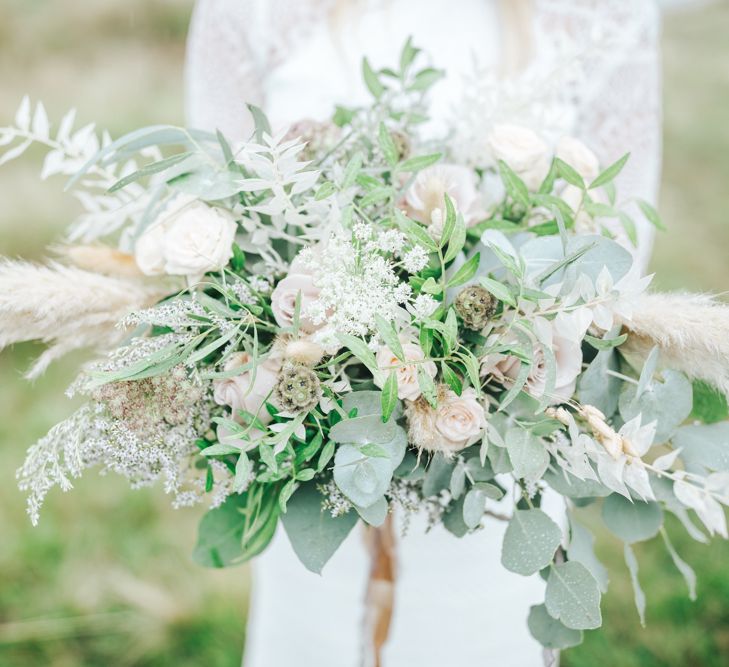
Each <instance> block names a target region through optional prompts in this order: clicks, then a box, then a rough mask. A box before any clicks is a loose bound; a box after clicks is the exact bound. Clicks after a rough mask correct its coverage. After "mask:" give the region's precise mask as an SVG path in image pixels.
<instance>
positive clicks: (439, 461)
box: [423, 453, 456, 498]
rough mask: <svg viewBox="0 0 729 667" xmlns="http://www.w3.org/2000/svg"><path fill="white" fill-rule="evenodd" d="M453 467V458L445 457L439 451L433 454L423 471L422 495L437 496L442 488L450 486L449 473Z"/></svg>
mask: <svg viewBox="0 0 729 667" xmlns="http://www.w3.org/2000/svg"><path fill="white" fill-rule="evenodd" d="M455 467H456V462H455V460H453V459H449V458H446V457H445V456H443V454H441V453H436V454H434V455H433V458H432V459H430V463H429V464H428V468H427V470H426V471H425V479H424V480H423V495H424V496H425V497H426V498H427V497H429V496H437V495H438V494H439V493H440V492H441V491H443V489H447V488H448V487H449V486H450V483H451V475H452V474H453V468H455Z"/></svg>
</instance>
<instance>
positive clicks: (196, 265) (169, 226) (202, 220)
mask: <svg viewBox="0 0 729 667" xmlns="http://www.w3.org/2000/svg"><path fill="white" fill-rule="evenodd" d="M236 229H237V225H236V222H235V220H234V219H233V218H232V217H231V215H230V214H229V213H228V212H226V211H223V210H222V209H218V208H214V207H211V206H208V205H207V204H204V203H203V202H201V201H199V200H197V199H195V200H193V201H190V202H189V203H186V204H184V205H183V206H180V207H176V208H174V209H173V210H171V211H169V212H167V213H164V214H163V215H162V216H161V217H160V219H158V220H157V221H156V222H155V223H154V224H153V225H152V226H151V227H150V228H149V229H148V230H146V231H145V232H144V233H143V234H142V235H141V236H140V237H139V239H138V240H137V243H136V246H135V248H134V257H135V259H136V261H137V264H138V265H139V268H140V270H141V271H142V273H144V274H146V275H160V274H163V273H165V274H168V275H173V276H188V277H190V278H199V277H200V276H202V275H203V274H204V273H207V272H208V271H215V270H217V269H221V268H222V267H224V266H225V265H226V264H227V263H228V262H229V261H230V258H231V257H232V256H233V248H232V246H233V241H234V239H235V232H236Z"/></svg>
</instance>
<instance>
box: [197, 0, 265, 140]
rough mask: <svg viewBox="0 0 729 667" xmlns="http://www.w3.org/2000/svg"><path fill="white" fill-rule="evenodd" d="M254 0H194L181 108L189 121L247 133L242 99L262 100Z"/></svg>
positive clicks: (234, 135) (241, 135)
mask: <svg viewBox="0 0 729 667" xmlns="http://www.w3.org/2000/svg"><path fill="white" fill-rule="evenodd" d="M260 21H261V16H260V3H258V2H256V1H255V0H198V1H197V3H196V5H195V10H194V12H193V16H192V21H191V24H190V31H189V34H188V39H187V58H186V63H185V113H186V117H187V123H188V125H190V126H191V127H197V128H202V129H206V130H214V129H219V130H220V131H221V132H223V134H225V135H226V136H227V137H228V138H230V139H233V140H239V139H246V138H248V136H249V135H250V134H251V132H252V131H253V121H252V119H251V118H250V115H249V114H248V112H247V111H246V107H245V103H246V102H250V103H253V104H256V105H258V106H263V105H264V102H265V100H264V87H263V80H264V78H263V73H264V72H265V69H266V65H267V63H266V60H267V56H266V51H267V49H265V48H255V47H254V46H253V44H252V40H251V36H252V35H255V34H256V33H257V32H262V31H260V28H261V27H262V26H261V25H260Z"/></svg>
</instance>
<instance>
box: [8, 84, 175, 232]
mask: <svg viewBox="0 0 729 667" xmlns="http://www.w3.org/2000/svg"><path fill="white" fill-rule="evenodd" d="M75 123H76V110H75V109H71V110H70V111H69V112H68V113H66V115H65V116H63V118H62V119H61V122H60V123H59V125H58V129H57V130H56V131H55V134H54V133H53V132H52V131H51V129H52V128H51V123H50V121H49V120H48V114H47V113H46V110H45V107H44V106H43V103H42V102H38V103H37V104H36V105H35V108H33V105H32V104H31V102H30V99H29V98H28V97H27V96H26V97H24V98H23V100H22V102H21V103H20V107H19V108H18V111H17V112H16V114H15V124H14V125H12V126H8V127H0V147H2V146H8V149H7V150H6V151H5V152H4V153H2V154H0V165H3V164H5V163H6V162H10V161H11V160H14V159H16V158H18V157H20V156H21V155H22V154H23V153H24V152H25V151H26V150H27V149H28V148H29V147H30V146H31V145H33V144H36V145H39V146H43V147H44V148H46V149H47V150H48V152H47V153H46V156H45V158H44V160H43V168H42V170H41V178H42V179H46V178H48V177H49V176H54V175H62V176H73V175H74V174H76V173H77V172H79V171H80V170H81V168H82V167H84V165H86V164H87V163H88V162H89V161H90V160H91V159H92V158H93V157H94V156H95V155H96V154H97V153H98V151H99V150H100V149H102V148H104V147H106V146H108V145H109V144H111V137H110V136H109V134H108V133H107V132H106V131H103V132H101V133H100V134H97V132H96V126H95V124H94V123H89V124H88V125H84V126H82V127H80V128H78V129H75V128H74V125H75ZM140 154H141V155H144V156H148V157H151V158H152V159H159V158H160V157H161V155H160V152H159V150H158V149H157V148H156V147H150V148H147V149H143V150H142V151H141V152H140ZM136 170H137V164H136V162H135V161H134V160H124V161H123V162H122V161H119V162H109V161H106V162H105V163H104V164H103V165H102V164H94V165H93V166H92V167H90V169H89V170H88V172H87V174H86V175H85V176H84V178H83V180H82V182H81V185H82V186H83V188H84V189H83V190H75V191H73V195H74V196H75V197H76V198H77V199H78V200H79V201H80V202H81V205H82V206H83V208H84V213H83V214H82V215H81V216H80V217H79V218H78V219H77V220H76V222H75V223H74V224H73V225H72V226H71V228H70V229H69V232H68V238H69V239H71V240H74V241H78V240H81V241H84V242H89V241H93V240H95V239H97V238H99V237H101V236H105V235H108V234H110V233H112V232H114V231H115V230H118V229H119V228H120V227H122V225H124V224H125V223H126V222H127V221H129V220H133V221H134V220H136V219H138V218H139V217H140V216H141V215H142V214H143V212H144V210H145V209H146V208H147V206H148V205H149V202H150V200H151V195H150V193H148V192H147V191H146V190H145V188H143V187H142V186H141V185H140V184H138V183H130V184H129V185H128V186H127V187H125V188H124V189H122V190H118V191H116V192H114V193H113V194H110V193H108V192H107V190H108V189H109V188H110V187H111V186H112V185H114V184H115V183H116V182H117V181H118V180H119V179H121V178H123V177H124V176H127V175H128V174H131V173H132V172H134V171H136Z"/></svg>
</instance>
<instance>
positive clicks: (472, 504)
mask: <svg viewBox="0 0 729 667" xmlns="http://www.w3.org/2000/svg"><path fill="white" fill-rule="evenodd" d="M485 510H486V494H485V493H484V492H483V491H481V490H479V489H471V490H470V491H469V492H468V493H467V494H466V497H465V498H464V499H463V522H464V523H465V524H466V525H467V526H468V527H469V528H475V527H476V526H478V524H479V523H481V519H482V517H483V513H484V511H485Z"/></svg>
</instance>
